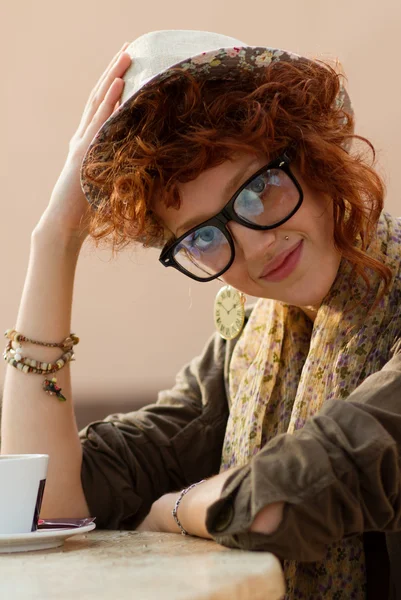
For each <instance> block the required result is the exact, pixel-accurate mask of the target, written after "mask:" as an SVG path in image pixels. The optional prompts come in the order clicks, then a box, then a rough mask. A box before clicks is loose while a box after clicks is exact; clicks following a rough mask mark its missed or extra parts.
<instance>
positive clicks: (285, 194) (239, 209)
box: [159, 153, 303, 282]
mask: <svg viewBox="0 0 401 600" xmlns="http://www.w3.org/2000/svg"><path fill="white" fill-rule="evenodd" d="M290 161H291V159H290V158H289V156H288V155H287V154H286V153H284V154H282V155H281V156H280V157H278V158H277V159H275V160H273V161H271V162H270V163H268V164H267V165H265V166H264V167H262V168H261V169H259V170H258V171H257V172H256V173H254V174H253V175H252V176H251V177H249V178H248V179H247V181H245V183H244V184H243V185H242V186H241V187H240V188H239V190H237V191H236V192H235V194H234V196H233V197H232V198H231V199H230V200H229V202H227V204H226V205H225V206H224V207H223V209H222V210H221V211H220V212H218V213H217V214H216V215H214V216H213V217H211V218H210V219H207V220H206V221H203V222H202V223H199V225H196V226H195V227H192V229H190V230H189V231H187V232H186V233H184V234H183V235H181V236H180V237H179V238H177V239H175V240H172V241H170V242H168V243H167V244H166V246H165V247H164V248H163V250H162V251H161V253H160V257H159V260H160V262H161V263H162V265H164V266H165V267H174V268H175V269H178V271H181V273H184V275H187V276H188V277H191V279H195V280H196V281H205V282H206V281H212V279H216V278H217V277H219V276H220V275H222V274H223V273H225V271H227V270H228V269H229V268H230V267H231V265H232V263H233V261H234V258H235V244H234V240H233V237H232V235H231V233H230V231H229V229H228V228H227V227H226V225H227V223H228V222H229V221H235V222H236V223H240V225H244V227H249V228H250V229H257V230H268V229H274V228H275V227H279V226H280V225H282V224H283V223H285V222H286V221H288V219H290V218H291V217H292V216H293V215H294V214H295V213H296V212H297V210H298V209H299V208H300V206H301V204H302V201H303V192H302V188H301V186H300V184H299V183H298V181H297V180H296V178H295V175H294V174H293V173H292V171H291V169H290Z"/></svg>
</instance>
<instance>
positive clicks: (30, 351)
mask: <svg viewBox="0 0 401 600" xmlns="http://www.w3.org/2000/svg"><path fill="white" fill-rule="evenodd" d="M81 244H82V242H81V241H73V240H71V239H64V237H63V235H62V234H59V233H57V232H56V231H52V230H51V229H50V228H48V229H47V230H44V229H43V228H41V230H40V231H36V232H34V233H33V235H32V239H31V251H30V257H29V266H28V271H27V276H26V281H25V285H24V289H23V294H22V298H21V303H20V307H19V311H18V317H17V321H16V323H15V324H14V323H10V324H7V325H6V327H14V326H15V329H16V330H17V331H19V332H20V333H22V334H23V335H25V336H27V337H29V338H31V339H34V340H39V341H46V342H59V341H61V340H63V339H64V338H66V337H67V336H68V335H69V334H70V331H71V329H70V327H71V310H72V295H73V285H74V277H75V270H76V264H77V260H78V255H79V251H80V247H81ZM23 347H24V348H25V349H26V355H27V356H29V357H30V358H34V359H36V360H41V361H44V362H54V361H55V360H57V359H58V358H59V357H60V355H61V354H62V351H60V349H59V348H46V347H43V346H37V345H35V346H34V345H32V344H23ZM56 376H57V385H59V386H60V387H61V388H62V392H63V395H64V396H65V397H66V398H67V401H66V402H59V401H58V399H57V397H56V396H49V395H48V394H46V393H45V392H44V390H43V389H42V382H43V380H44V376H40V375H36V374H24V373H21V372H20V371H18V370H17V369H15V368H13V367H11V366H10V365H7V366H6V376H5V382H4V393H3V408H2V426H1V453H2V454H17V453H45V454H49V456H50V459H49V469H48V477H47V481H46V489H45V494H44V499H43V505H42V513H41V514H42V516H45V517H62V516H77V517H83V516H87V515H88V508H87V505H86V501H85V497H84V494H83V490H82V485H81V480H80V470H81V463H82V449H81V443H80V440H79V437H78V431H77V426H76V421H75V415H74V409H73V403H72V393H71V377H70V364H67V365H66V366H65V367H63V368H62V369H61V370H60V371H58V372H57V374H56Z"/></svg>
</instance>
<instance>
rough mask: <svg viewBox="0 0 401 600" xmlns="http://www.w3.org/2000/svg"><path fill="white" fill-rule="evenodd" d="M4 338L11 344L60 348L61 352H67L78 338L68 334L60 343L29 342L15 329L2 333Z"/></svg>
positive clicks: (28, 339)
mask: <svg viewBox="0 0 401 600" xmlns="http://www.w3.org/2000/svg"><path fill="white" fill-rule="evenodd" d="M4 335H5V337H6V338H8V339H9V340H10V341H11V342H19V343H20V342H29V343H30V344H36V345H37V346H46V347H47V348H61V349H62V350H68V349H70V348H72V347H73V346H75V345H76V344H78V343H79V337H78V336H76V335H75V333H70V335H69V336H68V337H66V338H65V340H63V341H62V342H38V341H37V340H31V339H30V338H27V337H26V336H24V335H22V333H18V331H16V330H15V329H7V331H6V332H5V333H4Z"/></svg>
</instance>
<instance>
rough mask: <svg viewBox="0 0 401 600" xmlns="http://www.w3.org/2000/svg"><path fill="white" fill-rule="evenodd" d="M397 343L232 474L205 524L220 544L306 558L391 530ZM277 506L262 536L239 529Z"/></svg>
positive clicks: (399, 443)
mask: <svg viewBox="0 0 401 600" xmlns="http://www.w3.org/2000/svg"><path fill="white" fill-rule="evenodd" d="M400 453H401V341H400V342H399V343H398V344H397V345H396V346H395V347H394V348H393V356H392V358H391V360H390V361H389V362H388V363H387V364H386V365H385V366H384V367H383V369H382V370H381V371H379V372H377V373H375V374H373V375H371V376H370V377H368V378H367V379H366V380H365V381H364V382H363V383H362V385H360V386H359V387H358V388H357V389H355V390H354V392H353V393H352V394H351V395H350V396H349V397H348V400H347V401H344V400H331V401H328V402H327V403H325V404H324V405H323V407H322V409H321V411H320V412H319V414H318V415H316V416H315V417H313V418H312V419H310V420H309V421H308V422H307V423H306V424H305V426H304V427H303V428H302V429H301V430H299V431H297V432H295V433H294V434H292V435H289V434H283V435H279V436H277V437H276V438H274V439H273V440H271V441H270V442H269V443H268V444H267V445H266V446H264V447H263V448H262V450H261V451H260V452H259V453H258V454H257V455H255V456H254V458H253V459H252V461H251V462H250V463H249V464H248V465H247V466H245V467H243V468H239V469H236V470H234V471H233V474H232V476H231V477H230V478H229V479H228V480H227V481H226V483H225V486H224V488H223V491H222V494H221V496H220V498H219V499H218V500H217V501H216V502H214V503H213V504H212V505H211V506H210V507H209V509H208V513H207V522H206V526H207V529H208V531H209V533H210V534H211V535H212V536H213V537H214V539H215V540H216V541H217V542H219V543H221V544H223V545H226V546H231V547H236V548H243V549H250V550H269V551H270V552H273V553H274V554H276V555H277V556H279V557H280V558H283V559H284V558H287V559H294V560H298V561H315V560H321V559H323V558H324V552H325V548H326V546H327V545H328V544H330V543H333V542H335V541H338V540H340V539H342V538H343V537H346V536H351V535H354V534H360V533H363V532H367V531H381V532H396V531H401V476H400ZM276 501H283V502H284V503H285V508H284V516H283V519H282V522H281V524H280V525H279V527H278V528H277V530H276V531H275V532H274V533H273V534H271V535H264V534H260V533H253V532H252V533H250V532H248V529H249V527H250V525H251V523H252V522H253V520H254V518H255V516H256V514H257V513H258V512H259V510H261V509H262V508H263V507H264V506H266V505H268V504H270V503H272V502H276Z"/></svg>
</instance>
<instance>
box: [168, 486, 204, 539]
mask: <svg viewBox="0 0 401 600" xmlns="http://www.w3.org/2000/svg"><path fill="white" fill-rule="evenodd" d="M204 481H206V479H202V481H197V482H196V483H193V484H192V485H190V486H189V487H187V488H185V490H182V492H181V494H180V495H179V496H178V498H177V501H176V503H175V506H174V508H173V511H172V514H173V517H174V521H175V522H176V523H177V525H178V527H179V528H180V530H181V534H182V535H189V534H188V531H187V530H186V529H184V527H183V526H182V525H181V523H180V520H179V518H178V516H177V510H178V507H179V505H180V502H181V500H182V499H183V497H184V496H185V494H187V493H188V492H189V490H192V488H194V487H196V486H197V485H199V484H200V483H203V482H204Z"/></svg>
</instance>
